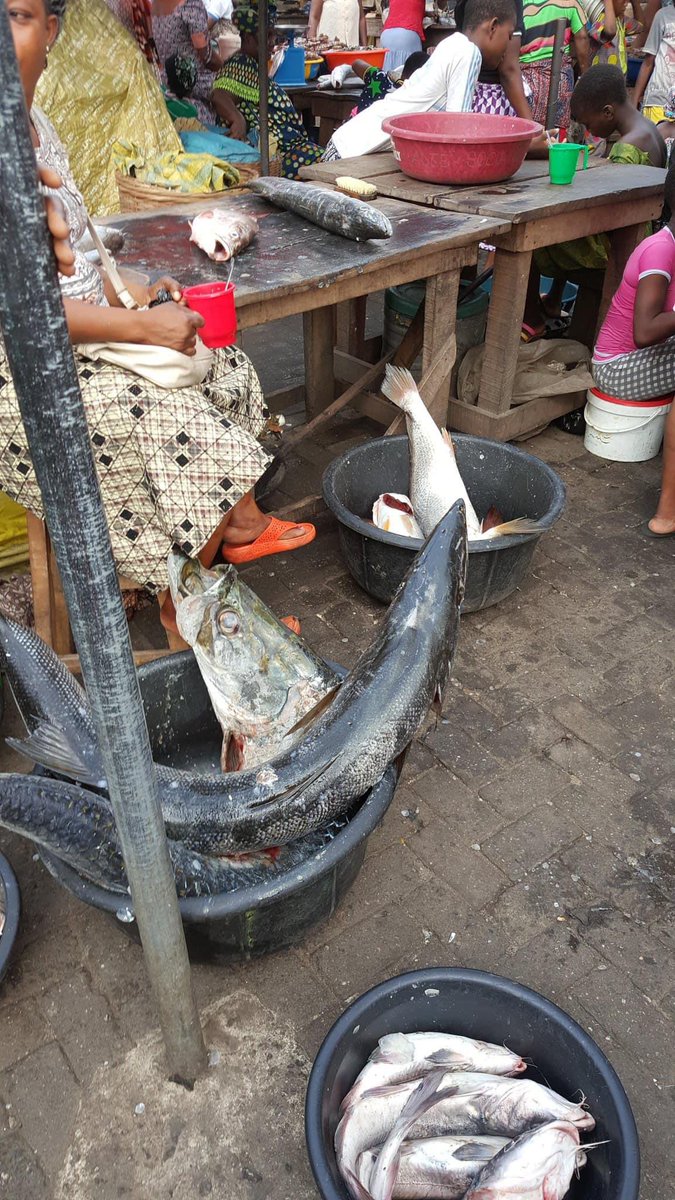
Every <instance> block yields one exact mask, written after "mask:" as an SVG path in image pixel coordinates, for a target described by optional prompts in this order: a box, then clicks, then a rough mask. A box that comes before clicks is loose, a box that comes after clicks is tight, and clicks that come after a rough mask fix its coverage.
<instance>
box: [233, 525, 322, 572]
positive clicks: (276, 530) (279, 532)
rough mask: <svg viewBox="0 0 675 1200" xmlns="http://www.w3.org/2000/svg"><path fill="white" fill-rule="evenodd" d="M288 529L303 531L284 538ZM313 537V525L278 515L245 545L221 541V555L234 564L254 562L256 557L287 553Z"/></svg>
mask: <svg viewBox="0 0 675 1200" xmlns="http://www.w3.org/2000/svg"><path fill="white" fill-rule="evenodd" d="M289 529H304V531H305V532H304V533H302V534H301V535H300V537H295V538H284V536H283V535H284V534H285V533H286V532H287V531H288V530H289ZM315 537H316V529H315V528H314V526H313V525H309V524H306V523H305V522H302V523H296V522H294V521H280V520H279V518H278V517H272V519H271V520H270V523H269V525H268V526H267V528H266V529H263V531H262V533H261V534H259V535H258V537H257V538H256V539H255V541H254V542H248V543H247V544H246V545H245V546H228V545H227V543H226V542H223V545H222V555H223V558H224V559H225V562H229V563H234V564H235V566H236V565H238V564H239V563H246V562H254V561H255V559H256V558H265V557H266V556H267V555H268V554H289V553H290V552H291V550H299V549H300V547H301V546H308V545H309V543H310V542H313V541H314V538H315Z"/></svg>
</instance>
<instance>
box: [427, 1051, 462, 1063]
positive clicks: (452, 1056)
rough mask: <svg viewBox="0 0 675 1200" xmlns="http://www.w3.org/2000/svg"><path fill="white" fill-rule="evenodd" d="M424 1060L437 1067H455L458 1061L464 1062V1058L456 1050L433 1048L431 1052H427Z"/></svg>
mask: <svg viewBox="0 0 675 1200" xmlns="http://www.w3.org/2000/svg"><path fill="white" fill-rule="evenodd" d="M426 1061H427V1062H430V1063H435V1064H436V1066H438V1067H443V1066H446V1067H457V1064H458V1063H465V1062H466V1058H465V1057H464V1055H463V1054H459V1053H458V1052H457V1051H456V1050H434V1052H433V1054H427V1056H426Z"/></svg>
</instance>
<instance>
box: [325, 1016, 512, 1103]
mask: <svg viewBox="0 0 675 1200" xmlns="http://www.w3.org/2000/svg"><path fill="white" fill-rule="evenodd" d="M439 1067H443V1068H444V1069H445V1070H446V1071H485V1072H487V1073H488V1074H490V1075H519V1074H520V1073H521V1072H522V1071H525V1070H526V1069H527V1064H526V1063H525V1062H523V1060H522V1058H521V1057H520V1055H519V1054H514V1052H513V1051H512V1050H508V1049H507V1048H506V1046H496V1045H493V1044H492V1043H491V1042H481V1041H478V1040H477V1039H476V1038H469V1037H461V1036H460V1035H458V1034H452V1033H427V1032H424V1033H388V1034H385V1036H384V1037H381V1038H380V1040H379V1042H378V1043H377V1046H376V1048H375V1050H373V1053H372V1054H371V1056H370V1058H369V1059H368V1062H367V1063H366V1065H365V1067H364V1068H363V1070H362V1071H361V1072H360V1074H359V1075H358V1076H357V1078H356V1081H355V1083H354V1084H353V1086H352V1087H351V1089H350V1090H349V1091H348V1092H347V1095H346V1096H345V1098H344V1100H343V1101H342V1104H341V1106H340V1107H341V1108H342V1109H345V1108H347V1107H349V1105H351V1104H355V1103H356V1101H357V1100H358V1099H359V1098H360V1097H361V1096H363V1095H364V1093H365V1092H370V1091H372V1090H373V1088H376V1087H386V1086H391V1085H392V1084H395V1083H407V1082H408V1081H409V1080H411V1079H419V1078H420V1077H421V1076H422V1075H428V1074H429V1073H430V1072H431V1071H437V1070H438V1069H439Z"/></svg>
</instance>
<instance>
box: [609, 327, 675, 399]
mask: <svg viewBox="0 0 675 1200" xmlns="http://www.w3.org/2000/svg"><path fill="white" fill-rule="evenodd" d="M591 368H592V371H593V378H594V380H595V382H596V385H597V386H598V387H599V388H600V390H601V391H603V392H605V393H606V395H608V396H614V397H615V398H616V399H617V400H642V401H644V400H653V399H655V398H656V397H657V396H670V395H672V393H673V392H675V338H668V339H667V341H665V342H657V343H656V345H655V346H645V347H644V348H643V349H642V350H632V351H631V352H630V353H629V354H621V355H620V356H619V357H618V358H611V359H610V360H609V361H608V362H602V361H598V362H595V361H594V362H593V363H592V364H591Z"/></svg>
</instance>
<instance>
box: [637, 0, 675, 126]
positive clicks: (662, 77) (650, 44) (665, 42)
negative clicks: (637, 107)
mask: <svg viewBox="0 0 675 1200" xmlns="http://www.w3.org/2000/svg"><path fill="white" fill-rule="evenodd" d="M644 48H645V53H646V54H653V55H654V70H653V71H652V74H651V78H650V80H649V83H648V84H647V88H646V91H645V94H644V99H643V101H642V103H643V105H644V107H645V108H651V107H660V108H665V106H666V104H667V101H668V93H669V91H670V89H671V87H672V86H673V84H675V9H673V6H672V4H669V5H668V6H667V7H666V8H661V9H659V11H658V12H657V14H656V16H655V17H654V20H653V22H652V27H651V29H650V30H649V35H648V37H647V40H646V42H645V46H644Z"/></svg>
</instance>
